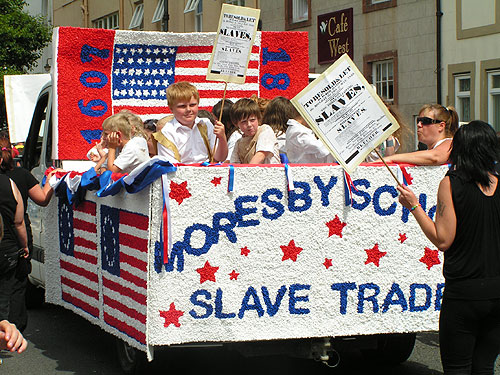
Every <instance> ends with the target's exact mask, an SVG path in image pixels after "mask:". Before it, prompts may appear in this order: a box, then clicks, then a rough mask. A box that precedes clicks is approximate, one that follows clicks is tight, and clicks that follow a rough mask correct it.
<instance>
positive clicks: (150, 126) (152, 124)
mask: <svg viewBox="0 0 500 375" xmlns="http://www.w3.org/2000/svg"><path fill="white" fill-rule="evenodd" d="M157 121H158V120H156V119H154V118H150V119H147V120H146V121H144V130H148V131H150V132H153V133H154V132H156V123H157Z"/></svg>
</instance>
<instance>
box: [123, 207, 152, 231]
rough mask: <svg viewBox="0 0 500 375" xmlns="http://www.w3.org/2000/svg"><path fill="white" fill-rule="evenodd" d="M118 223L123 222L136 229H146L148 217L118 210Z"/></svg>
mask: <svg viewBox="0 0 500 375" xmlns="http://www.w3.org/2000/svg"><path fill="white" fill-rule="evenodd" d="M120 224H125V225H128V226H131V227H135V228H137V229H142V230H148V226H149V219H148V217H147V216H142V215H137V214H134V213H132V212H127V211H120Z"/></svg>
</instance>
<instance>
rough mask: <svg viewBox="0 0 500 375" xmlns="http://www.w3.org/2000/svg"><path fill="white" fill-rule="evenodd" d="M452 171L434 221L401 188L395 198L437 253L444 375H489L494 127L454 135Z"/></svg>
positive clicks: (497, 207) (496, 344)
mask: <svg viewBox="0 0 500 375" xmlns="http://www.w3.org/2000/svg"><path fill="white" fill-rule="evenodd" d="M452 147H453V148H452V151H451V153H450V160H451V162H452V166H453V167H452V169H450V171H449V172H448V173H447V174H446V177H445V178H444V179H443V180H442V181H441V183H440V184H439V190H438V197H437V209H436V221H435V222H433V221H432V220H431V219H430V218H429V217H428V216H427V214H426V213H425V211H424V210H423V209H422V208H421V207H420V205H419V203H418V198H417V197H416V196H415V195H414V194H413V192H412V191H411V190H410V189H409V188H408V187H406V186H400V187H399V188H398V190H399V192H400V193H401V195H400V198H399V201H400V202H401V203H402V204H403V205H404V206H405V207H407V208H409V209H410V211H411V212H412V213H413V214H414V216H415V219H416V220H417V222H418V223H419V225H420V227H421V228H422V230H423V232H424V234H425V235H426V236H427V238H429V240H430V241H431V242H432V243H433V244H434V245H435V246H437V247H438V249H440V250H442V251H444V265H443V274H444V277H445V291H444V295H443V302H442V307H441V313H440V318H439V343H440V350H441V361H442V363H443V369H444V373H445V374H493V366H494V363H495V359H496V357H497V355H498V353H499V352H500V188H498V176H497V175H496V173H495V163H496V162H497V161H499V160H500V157H499V156H500V146H499V143H498V140H497V137H496V134H495V131H494V130H493V128H492V127H491V126H490V125H489V124H487V123H485V122H482V121H472V122H470V123H469V124H467V125H464V126H462V127H460V128H459V130H458V131H457V133H456V134H455V136H454V137H453V143H452Z"/></svg>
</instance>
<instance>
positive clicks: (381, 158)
mask: <svg viewBox="0 0 500 375" xmlns="http://www.w3.org/2000/svg"><path fill="white" fill-rule="evenodd" d="M374 150H375V152H376V153H377V155H378V157H379V159H380V160H382V162H383V163H384V164H385V166H386V167H387V170H388V171H389V172H390V173H391V175H392V177H394V179H395V180H396V183H397V184H398V186H401V184H400V183H399V181H398V178H397V177H396V176H395V175H394V173H392V171H391V168H389V166H388V165H387V163H386V162H385V160H384V158H383V157H382V155H380V152H378V150H377V148H376V147H375V149H374Z"/></svg>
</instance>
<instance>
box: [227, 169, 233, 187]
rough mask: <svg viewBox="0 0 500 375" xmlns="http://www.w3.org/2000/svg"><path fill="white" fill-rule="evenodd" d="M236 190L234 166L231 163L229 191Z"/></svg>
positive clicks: (228, 182)
mask: <svg viewBox="0 0 500 375" xmlns="http://www.w3.org/2000/svg"><path fill="white" fill-rule="evenodd" d="M233 190H234V166H233V165H232V164H229V178H228V181H227V192H228V193H230V192H232V191H233Z"/></svg>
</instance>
